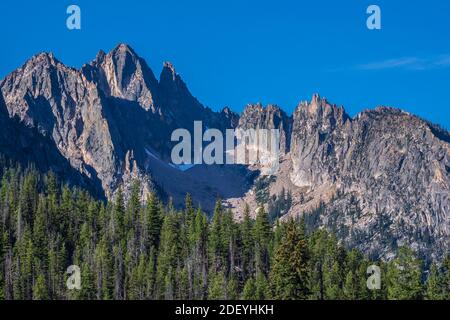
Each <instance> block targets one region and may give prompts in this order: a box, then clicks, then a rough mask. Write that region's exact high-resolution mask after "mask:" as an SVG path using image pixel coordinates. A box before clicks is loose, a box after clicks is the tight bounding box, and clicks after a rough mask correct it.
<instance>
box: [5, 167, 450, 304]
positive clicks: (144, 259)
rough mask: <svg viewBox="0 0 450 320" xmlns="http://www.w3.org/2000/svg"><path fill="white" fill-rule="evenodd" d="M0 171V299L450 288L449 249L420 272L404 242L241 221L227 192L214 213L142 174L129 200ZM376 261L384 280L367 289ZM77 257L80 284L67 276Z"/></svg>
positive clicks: (437, 291) (351, 294)
mask: <svg viewBox="0 0 450 320" xmlns="http://www.w3.org/2000/svg"><path fill="white" fill-rule="evenodd" d="M1 175H2V178H1V186H0V235H1V237H0V299H450V292H449V284H450V274H449V269H450V259H449V258H447V259H445V260H444V261H442V262H437V263H436V264H433V265H432V266H431V267H430V268H426V269H427V271H425V268H424V266H423V265H422V262H421V261H420V260H418V259H417V258H416V257H415V255H414V252H413V251H412V250H410V249H408V248H405V247H403V248H400V250H399V252H398V255H397V258H396V259H395V260H393V261H390V262H389V263H382V262H380V261H375V262H372V261H368V260H367V259H366V258H365V257H364V256H363V255H362V254H361V253H360V252H358V251H357V250H348V249H346V248H344V247H342V246H340V245H339V244H338V241H337V239H336V238H335V236H334V235H333V234H330V233H328V232H327V231H324V230H308V228H307V227H306V225H305V223H304V221H303V220H299V221H294V220H289V221H287V222H283V223H280V222H279V221H275V225H272V224H271V222H270V219H269V217H268V214H266V213H265V212H264V210H263V209H261V210H259V211H258V214H257V217H256V220H252V219H250V215H249V211H250V208H248V207H247V210H246V214H245V215H244V218H243V221H241V222H236V221H234V219H233V213H232V212H231V211H230V210H227V209H225V208H222V207H221V205H220V202H218V204H217V205H216V209H215V211H214V215H213V216H212V217H211V218H210V219H208V217H207V216H206V215H205V213H203V212H202V211H201V209H197V208H195V207H194V204H193V203H192V200H191V198H190V197H189V195H188V196H187V197H186V206H185V210H184V211H177V210H176V209H174V207H173V206H171V205H170V204H167V205H166V204H163V203H161V202H160V201H159V200H158V199H157V198H156V196H155V195H154V194H149V196H148V200H147V201H146V202H145V204H144V203H141V201H140V193H139V190H140V186H139V182H137V181H136V182H135V183H134V185H133V188H132V193H131V196H130V199H129V201H128V203H125V201H124V198H123V194H122V192H121V191H119V192H118V195H117V197H116V200H115V202H114V203H104V202H101V201H98V200H96V199H94V198H92V197H91V196H90V195H89V194H88V193H87V192H86V191H83V190H80V189H75V188H70V187H68V186H65V185H63V184H61V183H60V182H58V181H57V179H56V177H55V175H54V174H52V173H48V174H47V175H45V176H43V175H41V174H38V173H37V172H36V171H34V170H33V169H29V168H28V169H21V168H20V167H15V166H12V167H11V166H9V167H8V166H3V169H2V172H1ZM254 209H255V208H252V210H254ZM371 264H376V265H378V266H380V267H381V271H382V273H381V290H372V291H371V290H368V289H367V286H366V281H367V278H368V276H369V275H368V274H367V273H366V272H367V267H368V266H369V265H371ZM70 265H78V266H79V267H80V269H81V290H68V289H67V287H66V281H67V278H68V275H67V274H66V269H67V268H68V267H69V266H70ZM428 269H429V271H428Z"/></svg>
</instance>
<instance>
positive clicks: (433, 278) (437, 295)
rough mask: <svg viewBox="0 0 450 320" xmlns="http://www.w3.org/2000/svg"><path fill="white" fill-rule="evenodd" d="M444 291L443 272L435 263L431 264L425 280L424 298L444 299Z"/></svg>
mask: <svg viewBox="0 0 450 320" xmlns="http://www.w3.org/2000/svg"><path fill="white" fill-rule="evenodd" d="M445 293H446V292H445V279H444V276H443V272H442V271H441V270H439V268H438V267H437V266H436V264H432V265H431V268H430V271H429V275H428V279H427V282H426V298H427V300H444V299H445V298H446V294H445Z"/></svg>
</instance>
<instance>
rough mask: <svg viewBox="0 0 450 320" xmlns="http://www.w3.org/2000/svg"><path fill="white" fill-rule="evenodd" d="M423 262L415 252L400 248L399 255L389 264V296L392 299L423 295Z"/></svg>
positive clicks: (413, 297) (416, 298) (407, 298)
mask: <svg viewBox="0 0 450 320" xmlns="http://www.w3.org/2000/svg"><path fill="white" fill-rule="evenodd" d="M421 277H422V263H421V261H420V260H418V259H417V258H416V257H415V256H414V252H413V251H412V250H411V249H408V248H406V247H401V248H399V252H398V256H397V258H395V259H394V260H392V261H391V262H390V263H389V265H388V271H387V281H388V291H387V293H388V298H389V299H392V300H418V299H420V298H421V297H422V283H421Z"/></svg>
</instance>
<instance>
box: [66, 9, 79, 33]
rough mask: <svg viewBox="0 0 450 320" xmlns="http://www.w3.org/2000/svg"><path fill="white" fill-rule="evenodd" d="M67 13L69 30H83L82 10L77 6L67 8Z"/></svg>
mask: <svg viewBox="0 0 450 320" xmlns="http://www.w3.org/2000/svg"><path fill="white" fill-rule="evenodd" d="M66 13H67V14H68V15H69V17H67V20H66V26H67V29H69V30H80V29H81V9H80V7H79V6H77V5H74V4H73V5H70V6H68V7H67V10H66Z"/></svg>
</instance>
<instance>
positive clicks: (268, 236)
mask: <svg viewBox="0 0 450 320" xmlns="http://www.w3.org/2000/svg"><path fill="white" fill-rule="evenodd" d="M253 236H254V239H255V261H256V262H255V269H256V274H257V275H258V274H259V273H262V274H264V275H267V274H268V271H269V268H270V263H269V262H270V261H269V260H270V259H269V245H270V242H271V240H272V228H271V225H270V222H269V216H268V215H267V213H266V212H265V211H264V208H263V207H260V208H259V210H258V213H257V215H256V221H255V225H254V229H253Z"/></svg>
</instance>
